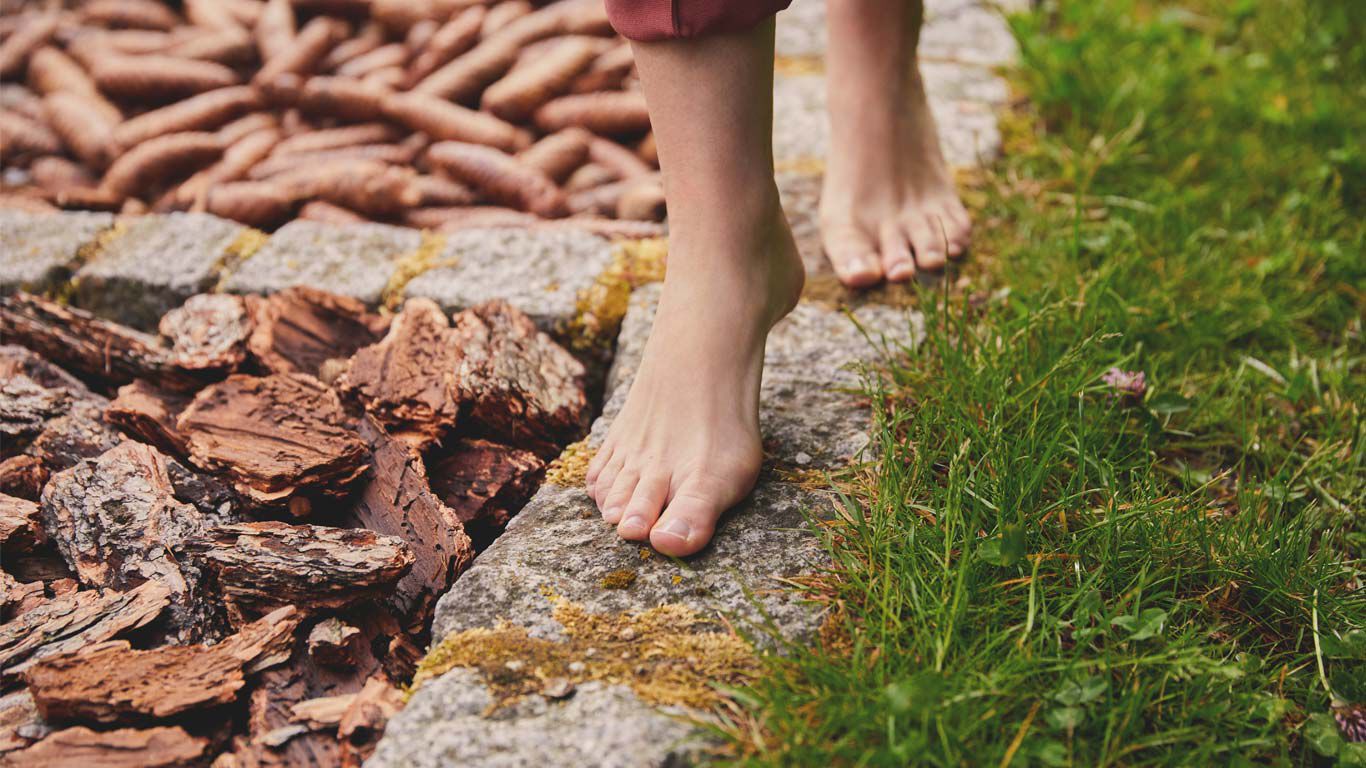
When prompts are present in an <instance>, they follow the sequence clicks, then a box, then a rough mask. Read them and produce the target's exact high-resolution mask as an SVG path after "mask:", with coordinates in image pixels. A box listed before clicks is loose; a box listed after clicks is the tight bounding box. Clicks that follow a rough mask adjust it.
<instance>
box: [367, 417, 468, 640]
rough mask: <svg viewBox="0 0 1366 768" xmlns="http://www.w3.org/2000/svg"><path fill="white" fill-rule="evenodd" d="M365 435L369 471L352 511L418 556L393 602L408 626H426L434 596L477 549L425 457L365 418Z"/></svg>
mask: <svg viewBox="0 0 1366 768" xmlns="http://www.w3.org/2000/svg"><path fill="white" fill-rule="evenodd" d="M359 432H360V435H361V437H363V438H364V439H365V441H366V442H367V443H369V445H370V464H371V468H370V471H369V472H368V473H367V475H366V478H365V482H364V485H363V486H362V487H361V489H360V492H359V493H358V494H357V495H356V497H355V502H354V504H353V506H352V507H351V509H350V511H349V513H348V515H349V516H350V517H352V518H354V520H355V521H356V522H357V523H358V524H359V525H361V526H364V527H365V528H368V529H370V530H373V531H378V532H379V533H383V534H388V535H391V536H400V537H402V538H403V539H404V540H405V541H407V542H408V546H410V547H411V548H412V551H413V554H414V556H415V558H416V560H415V562H414V563H413V568H412V570H411V571H410V572H409V573H408V575H407V576H405V577H403V578H402V579H401V580H400V581H399V582H398V586H397V587H396V589H395V590H394V594H393V596H392V597H391V598H390V600H389V603H390V604H391V605H393V606H394V608H395V610H396V612H397V613H398V614H399V615H400V616H403V617H405V622H406V623H407V625H408V626H410V627H418V628H419V629H420V628H423V627H425V624H426V620H427V618H428V617H429V616H430V615H431V610H432V608H433V607H434V606H435V604H436V599H437V598H438V597H440V596H441V595H442V594H445V592H446V590H447V589H449V588H450V585H451V583H452V582H453V581H454V580H455V577H456V576H457V575H459V574H460V573H461V572H462V571H464V570H465V568H466V567H468V566H469V564H470V562H471V561H472V560H473V559H474V548H473V546H472V545H471V543H470V538H469V536H467V535H466V534H465V530H464V526H463V525H461V523H460V518H459V516H457V515H456V513H455V510H453V509H451V508H450V507H448V506H446V505H445V504H443V503H442V502H441V499H440V498H438V497H437V495H436V494H435V493H433V492H432V489H431V487H430V485H429V483H428V481H427V470H426V467H425V466H424V465H423V462H422V456H421V455H420V454H419V453H418V452H417V451H416V450H414V449H413V447H412V446H410V445H408V444H406V443H404V442H402V441H400V440H397V439H395V438H393V437H390V436H389V435H387V434H385V432H384V430H383V429H382V428H381V427H380V426H379V425H378V424H377V423H375V422H374V420H372V419H369V418H366V419H363V420H362V421H361V424H360V429H359Z"/></svg>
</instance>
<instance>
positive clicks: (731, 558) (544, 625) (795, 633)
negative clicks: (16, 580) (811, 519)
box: [432, 482, 833, 640]
mask: <svg viewBox="0 0 1366 768" xmlns="http://www.w3.org/2000/svg"><path fill="white" fill-rule="evenodd" d="M832 510H833V503H832V500H831V499H830V497H829V496H828V495H827V494H824V493H819V492H815V491H807V490H804V489H802V488H799V487H797V486H795V485H790V484H786V483H775V482H768V483H761V484H760V485H759V487H758V488H756V489H755V491H754V493H753V494H751V495H750V497H749V498H748V499H746V500H745V501H744V502H742V503H741V504H740V505H739V506H738V507H736V508H735V509H732V510H730V511H729V512H727V513H726V515H725V516H724V517H722V519H721V523H720V525H719V526H718V527H717V531H716V536H715V538H714V539H713V540H712V544H711V545H710V546H709V547H708V548H707V549H706V550H704V551H703V552H702V553H701V554H700V555H696V556H694V557H692V558H690V559H689V560H688V561H687V563H680V562H678V561H675V560H671V559H669V558H665V557H660V556H653V557H648V558H642V557H641V554H640V552H641V549H642V545H640V544H638V543H634V542H627V541H624V540H622V539H621V538H619V537H618V536H617V534H616V529H615V528H614V527H613V526H611V525H608V524H607V523H605V522H603V520H602V517H601V515H599V514H598V510H597V507H596V505H595V504H594V503H593V500H592V499H591V498H589V496H588V494H587V493H586V492H585V491H584V490H583V489H582V488H563V487H560V486H555V485H545V486H542V487H541V489H540V490H539V491H537V492H536V495H535V496H534V497H533V498H532V500H531V501H530V502H528V503H527V505H526V506H525V507H524V508H523V509H522V511H521V512H519V513H518V514H517V516H516V517H514V518H513V519H512V522H510V523H509V524H508V528H507V531H506V532H505V533H504V534H503V535H502V536H501V537H499V538H498V540H497V541H495V542H494V543H493V544H492V545H491V546H490V547H489V548H488V549H487V550H485V551H484V552H483V553H482V554H480V555H479V557H478V559H476V560H475V562H474V565H473V566H471V568H470V569H469V570H468V571H466V572H465V573H464V574H463V575H461V577H460V580H459V581H458V582H457V583H456V585H455V587H454V588H453V589H452V590H451V591H450V592H449V593H447V594H446V596H445V597H443V598H442V599H441V601H440V602H439V603H437V608H436V619H435V622H434V623H433V625H432V637H433V638H442V637H445V636H446V635H448V634H450V633H452V632H460V631H463V630H466V629H472V628H475V627H490V626H494V625H495V624H496V623H497V622H498V620H499V619H507V620H508V621H510V622H512V623H513V624H516V625H518V626H522V627H526V628H527V631H528V633H529V634H531V635H532V636H533V637H541V638H546V639H552V640H560V639H563V632H562V627H560V625H559V623H558V622H556V621H555V619H554V618H552V616H551V614H552V611H553V609H554V606H553V605H552V603H551V601H550V599H549V598H547V596H546V592H545V591H543V590H545V589H547V588H548V589H549V590H551V591H553V593H554V594H555V595H558V596H559V597H561V598H564V599H566V600H568V601H570V602H574V603H580V604H582V605H584V606H585V607H587V608H588V609H589V610H591V611H594V612H597V613H608V612H611V613H620V612H622V611H643V610H646V609H649V608H653V607H655V606H658V605H663V604H666V603H678V604H682V605H686V606H688V607H689V608H692V609H693V610H695V611H697V612H698V613H699V614H701V615H703V616H705V617H710V618H716V619H720V618H721V617H723V616H724V617H727V618H729V619H730V620H731V621H733V622H735V623H737V624H738V625H739V626H742V627H747V628H749V629H751V630H752V629H755V628H757V627H758V626H759V625H761V624H762V623H764V621H765V618H764V617H765V616H767V617H768V619H771V620H772V621H773V622H774V625H775V626H776V627H777V628H778V629H779V630H780V631H781V632H782V633H783V634H784V635H785V636H787V637H789V638H792V639H801V638H807V637H810V636H811V633H813V632H814V631H815V630H816V628H817V626H818V625H819V623H820V618H821V617H820V612H819V611H818V610H815V609H814V608H813V606H811V605H810V604H808V603H806V602H804V601H803V600H802V599H801V598H800V596H799V595H798V594H796V593H793V592H790V591H786V590H781V589H778V587H779V586H780V584H781V582H782V580H783V579H787V578H791V577H793V576H797V575H800V574H803V573H810V572H811V571H813V570H815V569H816V568H817V567H819V564H820V563H821V562H822V558H823V554H822V550H821V548H820V545H819V542H818V541H817V539H816V537H815V536H814V535H813V534H812V532H811V531H810V529H809V528H808V515H815V516H818V517H828V516H829V515H830V513H831V511H832ZM622 570H629V571H631V572H633V573H635V574H636V577H635V581H634V582H633V583H632V584H631V585H630V587H628V588H626V589H604V588H603V586H602V584H601V582H602V580H603V578H604V577H606V576H608V575H609V574H613V573H616V572H618V571H622ZM675 577H677V579H675Z"/></svg>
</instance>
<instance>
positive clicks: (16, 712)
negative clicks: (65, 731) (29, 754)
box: [0, 691, 46, 755]
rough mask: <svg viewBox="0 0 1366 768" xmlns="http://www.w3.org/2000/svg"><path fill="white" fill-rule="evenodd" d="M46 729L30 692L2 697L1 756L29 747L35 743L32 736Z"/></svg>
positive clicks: (0, 698)
mask: <svg viewBox="0 0 1366 768" xmlns="http://www.w3.org/2000/svg"><path fill="white" fill-rule="evenodd" d="M44 728H45V726H44V724H43V721H42V718H41V717H39V715H38V707H37V706H36V705H35V704H34V703H33V697H32V696H31V695H29V692H28V691H14V692H13V693H7V694H5V695H4V696H0V755H3V754H4V753H6V752H13V751H14V750H16V749H20V748H21V747H27V746H28V745H29V744H31V743H33V741H35V739H34V738H31V737H30V734H32V735H37V732H39V731H42V730H43V729H44ZM42 735H46V734H42Z"/></svg>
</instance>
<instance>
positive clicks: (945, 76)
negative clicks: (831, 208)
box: [773, 63, 1006, 168]
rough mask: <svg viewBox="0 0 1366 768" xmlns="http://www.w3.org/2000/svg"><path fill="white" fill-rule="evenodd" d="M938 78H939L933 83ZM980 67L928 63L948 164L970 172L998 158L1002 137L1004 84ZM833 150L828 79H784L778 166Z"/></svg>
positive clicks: (778, 108) (778, 94) (779, 89)
mask: <svg viewBox="0 0 1366 768" xmlns="http://www.w3.org/2000/svg"><path fill="white" fill-rule="evenodd" d="M931 73H933V74H935V75H936V77H934V78H931V77H930V74H931ZM998 81H999V78H996V76H995V75H992V74H991V73H990V72H989V71H986V70H983V69H981V68H979V67H966V66H965V65H949V64H944V63H937V64H933V65H931V64H927V65H926V80H925V85H926V88H927V90H928V91H929V97H930V109H931V110H932V111H933V112H934V116H935V120H936V121H937V123H938V126H939V141H940V144H941V145H942V146H943V149H944V157H945V159H947V160H948V162H949V165H952V166H956V167H961V168H967V167H974V166H977V165H979V164H981V163H982V162H984V161H990V160H992V159H994V158H995V157H996V156H997V154H998V153H999V152H1000V146H1001V135H1000V132H999V130H998V129H997V126H996V115H995V113H994V111H993V110H994V107H995V106H996V105H997V104H999V103H1003V102H1004V100H1005V98H1006V90H1005V85H1004V83H998ZM829 146H830V123H829V119H828V117H827V115H826V97H825V78H824V77H820V76H816V75H780V76H778V77H777V78H776V79H775V81H774V88H773V154H774V157H775V158H776V159H777V161H778V163H779V165H780V166H781V165H783V164H784V163H792V162H795V161H803V160H819V159H821V158H824V157H825V155H826V151H827V149H828V148H829Z"/></svg>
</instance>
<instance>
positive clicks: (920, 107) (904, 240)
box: [821, 0, 971, 286]
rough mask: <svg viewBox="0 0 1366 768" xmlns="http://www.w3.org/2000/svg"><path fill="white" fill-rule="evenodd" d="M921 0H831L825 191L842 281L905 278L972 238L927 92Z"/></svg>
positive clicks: (939, 263)
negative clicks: (920, 55) (921, 62)
mask: <svg viewBox="0 0 1366 768" xmlns="http://www.w3.org/2000/svg"><path fill="white" fill-rule="evenodd" d="M923 17H924V6H923V4H922V2H921V0H839V1H838V2H831V3H829V4H828V9H827V18H828V24H829V32H830V51H829V55H828V57H827V58H828V60H827V70H828V73H827V74H828V75H829V83H830V92H829V103H830V128H831V135H830V157H829V159H828V161H827V163H826V173H825V187H824V190H823V191H822V194H821V230H822V236H823V238H824V241H825V250H826V254H827V255H828V256H829V258H830V261H831V264H832V265H833V266H834V268H835V272H836V274H838V275H839V277H840V279H841V280H842V281H844V282H845V284H847V285H850V286H865V285H871V284H872V283H875V282H877V281H878V280H880V279H881V278H883V277H886V278H887V279H888V280H893V281H897V280H906V279H909V278H910V277H911V275H912V274H914V273H915V270H916V269H917V268H919V269H930V270H933V269H939V268H941V267H943V266H944V260H945V257H946V256H947V257H957V256H959V255H961V254H962V253H963V252H964V251H965V250H966V249H967V246H968V240H969V236H970V232H971V223H970V221H969V219H968V214H967V210H966V209H965V208H964V207H963V204H962V203H961V202H959V200H958V193H957V191H956V190H955V189H954V184H953V177H952V175H951V173H950V172H949V168H948V165H947V164H946V163H945V162H944V154H943V152H942V151H941V150H940V148H939V136H938V133H937V132H936V129H935V124H934V116H933V115H931V114H930V107H929V102H928V100H927V99H926V97H925V87H924V83H923V82H922V80H921V77H920V68H919V67H918V66H917V64H916V44H917V42H918V41H919V37H920V24H921V21H922V19H923Z"/></svg>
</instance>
